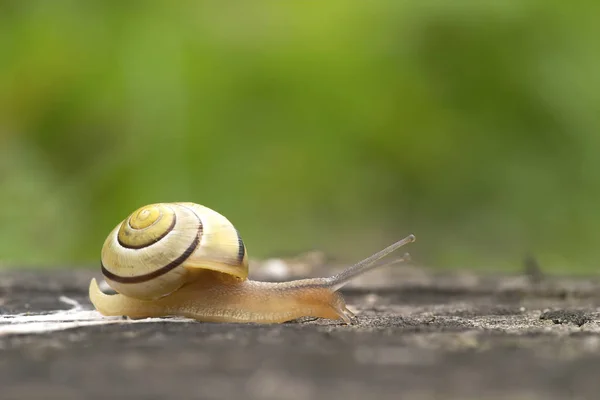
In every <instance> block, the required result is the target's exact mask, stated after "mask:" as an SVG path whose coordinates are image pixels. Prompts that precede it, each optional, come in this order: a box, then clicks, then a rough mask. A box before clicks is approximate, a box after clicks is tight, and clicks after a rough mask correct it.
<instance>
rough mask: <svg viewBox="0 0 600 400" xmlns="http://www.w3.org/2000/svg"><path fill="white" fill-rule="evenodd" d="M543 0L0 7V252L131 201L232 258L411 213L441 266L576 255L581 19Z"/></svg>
mask: <svg viewBox="0 0 600 400" xmlns="http://www.w3.org/2000/svg"><path fill="white" fill-rule="evenodd" d="M597 11H600V7H598V6H597V5H595V4H594V3H590V4H589V7H588V8H587V9H581V10H578V9H577V8H576V7H573V6H571V5H568V4H567V3H564V5H562V3H561V5H559V6H550V3H548V2H545V1H541V0H538V1H504V2H489V1H462V2H461V1H459V2H419V1H414V2H411V1H401V2H399V1H391V0H390V1H375V2H356V3H348V2H341V1H332V2H318V3H317V2H314V3H313V2H281V3H273V4H270V3H269V4H267V3H258V2H239V3H236V4H230V3H227V4H226V3H220V2H206V3H204V2H196V3H187V2H181V3H175V5H173V4H169V3H161V2H126V3H123V4H121V3H119V2H74V1H56V2H43V1H27V2H5V3H2V4H1V5H0V184H1V186H0V187H1V190H2V192H1V193H2V196H1V197H0V260H3V261H4V262H5V263H7V264H9V263H12V264H14V263H17V264H38V265H53V264H61V263H62V264H64V263H71V264H76V263H88V262H89V263H91V264H93V265H95V264H97V261H96V260H97V259H98V257H99V250H100V247H101V245H102V242H103V240H104V238H105V237H106V235H107V234H108V232H109V231H110V229H112V228H113V227H114V226H115V225H116V224H117V223H118V222H119V221H120V220H122V219H123V218H124V217H125V216H126V215H127V214H128V213H130V212H131V211H133V210H134V209H135V208H137V207H139V206H141V205H143V204H147V203H152V202H161V201H194V202H198V203H201V204H204V205H206V206H209V207H211V208H214V209H215V210H217V211H219V212H221V213H223V214H224V215H226V216H227V217H228V218H230V219H231V220H232V221H233V222H234V223H235V225H236V226H237V227H238V228H239V230H240V232H241V233H242V235H243V237H244V239H245V241H246V242H247V245H248V247H249V251H250V253H251V255H252V256H255V257H263V256H271V255H277V254H287V253H298V252H302V251H306V250H311V249H322V250H325V251H327V252H329V253H331V254H333V255H336V256H339V257H341V258H343V259H344V260H347V261H353V260H355V259H357V258H360V257H363V256H366V255H368V254H369V253H371V252H374V251H376V250H378V249H379V248H380V247H382V246H384V245H387V244H389V243H390V242H391V241H393V240H396V239H398V238H399V237H401V236H404V235H406V234H408V233H414V234H415V235H416V236H417V243H415V244H413V245H411V249H410V252H411V254H412V255H413V258H414V259H415V260H416V261H417V262H419V263H421V264H426V265H432V266H440V267H456V266H472V267H480V268H486V267H489V268H509V269H511V268H513V269H514V268H521V264H522V260H523V257H524V256H525V255H526V254H530V253H531V254H534V255H535V256H536V257H538V258H539V259H540V260H541V262H542V265H543V266H544V267H548V268H553V269H555V270H565V269H568V270H569V271H571V270H579V271H591V270H593V268H594V267H595V265H596V263H595V260H596V259H597V258H598V256H600V254H599V253H600V250H598V247H597V246H596V243H597V242H598V239H600V229H598V227H599V226H600V213H599V212H598V207H597V204H598V203H599V202H598V200H600V185H599V178H600V172H599V171H600V157H598V156H597V153H598V150H599V145H600V135H599V134H598V129H599V128H600V121H599V120H598V111H597V105H598V104H600V103H599V100H600V99H599V93H600V91H599V89H600V72H599V71H600V59H598V55H597V54H598V52H597V47H598V38H600V27H599V26H600V25H598V24H597V23H596V22H595V21H593V19H594V15H597V14H596V13H595V12H597Z"/></svg>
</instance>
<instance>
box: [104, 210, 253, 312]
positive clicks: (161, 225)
mask: <svg viewBox="0 0 600 400" xmlns="http://www.w3.org/2000/svg"><path fill="white" fill-rule="evenodd" d="M101 260H102V273H103V275H104V278H105V280H106V282H107V283H108V284H109V285H110V286H111V287H112V288H113V289H114V290H115V291H117V292H119V293H121V294H123V295H125V296H129V297H134V298H138V299H142V300H151V299H156V298H160V297H163V296H166V295H168V294H169V293H172V292H173V291H175V290H177V289H179V288H180V287H181V286H182V285H183V284H185V283H186V282H187V281H188V280H189V279H191V278H192V277H193V276H194V275H195V274H194V272H195V271H198V270H200V269H210V270H213V271H218V272H223V273H226V274H229V275H233V276H235V277H238V278H240V279H246V278H247V277H248V256H247V252H246V247H245V246H244V242H243V241H242V238H241V237H240V235H239V233H238V231H237V230H236V229H235V227H234V226H233V225H232V224H231V222H229V220H228V219H227V218H225V217H224V216H223V215H221V214H219V213H217V212H216V211H213V210H211V209H210V208H207V207H204V206H201V205H199V204H194V203H157V204H150V205H147V206H144V207H141V208H139V209H137V210H136V211H134V212H133V213H132V214H131V215H129V216H128V217H127V218H126V219H125V220H124V221H123V222H121V223H120V224H119V225H117V226H116V227H115V228H114V229H113V230H112V231H111V232H110V234H109V235H108V237H107V238H106V240H105V242H104V245H103V247H102V254H101Z"/></svg>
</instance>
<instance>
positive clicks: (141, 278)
mask: <svg viewBox="0 0 600 400" xmlns="http://www.w3.org/2000/svg"><path fill="white" fill-rule="evenodd" d="M194 215H195V216H196V218H198V231H197V232H196V237H194V240H193V241H192V243H191V244H190V245H189V246H188V248H187V249H185V251H184V252H183V254H182V255H180V256H179V257H177V258H176V259H175V260H173V261H171V262H170V263H168V264H167V265H165V266H164V267H161V268H159V269H157V270H155V271H152V272H149V273H147V274H144V275H137V276H120V275H116V274H114V273H112V272H110V271H109V270H107V269H106V267H105V266H104V264H103V263H102V261H100V266H101V269H102V274H104V276H105V277H106V278H108V279H110V280H113V281H115V282H118V283H142V282H147V281H149V280H151V279H155V278H158V277H159V276H162V275H164V274H166V273H167V272H169V271H172V270H174V269H175V268H177V267H178V266H180V265H181V264H183V262H184V261H185V260H187V259H188V257H189V256H190V255H191V254H192V253H193V252H194V250H196V247H198V244H200V237H201V236H202V233H203V232H204V225H203V224H202V220H201V219H200V216H198V214H196V213H195V212H194Z"/></svg>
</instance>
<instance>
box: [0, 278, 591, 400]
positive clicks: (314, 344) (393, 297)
mask: <svg viewBox="0 0 600 400" xmlns="http://www.w3.org/2000/svg"><path fill="white" fill-rule="evenodd" d="M319 272H323V273H324V272H325V271H315V274H318V273H319ZM92 276H96V277H98V273H97V272H96V271H92V272H89V271H79V272H73V271H52V272H43V273H42V272H31V271H7V272H2V273H0V388H1V389H0V399H2V400H9V399H38V398H39V399H42V398H47V399H62V400H68V399H88V400H91V399H106V398H127V399H166V398H169V399H175V398H187V399H191V398H198V399H282V400H287V399H289V400H304V399H346V400H354V399H361V400H362V399H366V398H376V399H380V400H384V399H399V398H402V399H545V400H548V399H572V398H577V399H597V398H598V393H600V379H598V376H599V372H598V371H600V316H599V315H600V314H599V311H600V308H598V307H599V306H600V284H599V283H598V282H597V281H595V280H593V279H580V280H577V279H558V278H553V279H550V278H544V277H541V278H539V277H538V278H539V279H541V280H540V281H539V282H536V283H534V282H532V281H531V279H529V278H528V277H526V276H516V277H493V276H488V277H479V276H476V275H471V274H460V275H454V276H442V275H440V276H435V275H430V274H428V273H426V272H424V271H423V270H419V269H416V268H415V269H410V268H407V269H395V270H393V271H391V270H388V271H386V272H380V273H376V272H374V273H373V274H370V275H369V277H368V278H365V280H363V281H360V282H358V283H357V284H355V285H353V286H351V287H349V288H348V290H346V291H345V292H344V293H345V297H346V299H347V301H348V303H349V304H350V305H351V306H353V307H354V310H356V311H357V314H358V318H357V321H356V324H355V325H352V326H345V325H342V324H340V323H339V322H332V321H327V320H311V319H306V320H303V321H294V322H290V323H286V324H282V325H273V326H259V325H250V324H249V325H234V324H206V323H197V322H193V321H178V320H171V319H162V320H155V321H153V322H148V321H146V322H138V323H130V322H128V321H127V320H124V319H120V321H118V322H115V323H111V324H102V325H92V326H80V327H74V326H76V325H77V321H75V322H74V324H73V325H70V326H67V325H65V323H67V322H69V321H68V320H69V318H72V317H73V316H75V315H78V316H82V315H83V316H86V315H93V312H91V313H90V310H91V305H90V303H89V301H88V300H87V297H86V294H87V285H88V283H89V279H90V278H91V277H92ZM57 310H63V311H57ZM68 310H71V311H68ZM61 312H62V313H63V314H61ZM85 313H87V314H85ZM57 316H58V317H57ZM44 318H45V319H46V322H44V323H43V324H41V325H40V323H39V321H40V320H44ZM86 318H87V317H85V318H81V319H80V320H79V322H82V321H84V320H86ZM57 319H59V320H60V319H62V320H61V321H56V320H57ZM73 319H75V320H76V319H77V318H73ZM91 319H96V320H97V319H100V317H98V316H94V317H93V318H91ZM87 320H88V321H89V320H90V319H87ZM35 321H38V322H37V324H38V325H34V324H35V323H36V322H35ZM49 321H50V322H49ZM52 321H53V322H52ZM71 322H72V321H71ZM61 323H62V325H61ZM28 324H29V325H28ZM35 326H37V327H38V328H35ZM44 326H47V327H48V328H47V330H46V331H44ZM40 327H41V328H40ZM9 328H10V329H9ZM15 328H18V329H15ZM64 328H68V329H64ZM11 329H12V331H11ZM28 330H29V331H28Z"/></svg>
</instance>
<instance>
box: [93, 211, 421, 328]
mask: <svg viewBox="0 0 600 400" xmlns="http://www.w3.org/2000/svg"><path fill="white" fill-rule="evenodd" d="M414 240H415V237H414V235H409V236H407V237H406V238H404V239H402V240H400V241H398V242H396V243H394V244H392V245H390V246H388V247H386V248H385V249H383V250H381V251H380V252H378V253H375V254H373V255H372V256H370V257H368V258H366V259H364V260H362V261H361V262H359V263H357V264H354V265H353V266H351V267H349V268H347V269H346V270H344V271H342V272H341V273H340V274H337V275H334V276H330V277H325V278H311V279H298V280H293V281H289V282H260V281H254V280H249V279H248V272H249V266H248V253H247V249H246V246H245V244H244V242H243V240H242V238H241V236H240V234H239V232H238V231H237V229H236V228H235V227H234V226H233V224H232V223H231V222H230V221H229V220H228V219H227V218H226V217H224V216H223V215H221V214H219V213H217V212H216V211H214V210H211V209H210V208H207V207H204V206H202V205H199V204H195V203H189V202H179V203H156V204H150V205H147V206H144V207H141V208H139V209H138V210H136V211H134V212H133V213H132V214H131V215H129V216H128V217H127V218H126V219H125V220H124V221H122V222H121V223H119V224H118V225H117V226H116V227H115V228H114V229H113V230H112V231H111V232H110V233H109V235H108V237H107V238H106V240H105V242H104V245H103V247H102V252H101V271H102V274H103V277H104V279H105V281H106V282H107V284H108V285H109V286H110V287H111V288H112V289H114V290H115V291H116V292H117V294H113V295H109V294H105V293H103V292H102V291H101V290H100V288H99V287H98V284H97V282H96V280H95V279H92V281H91V282H90V287H89V297H90V300H91V302H92V304H93V305H94V307H95V308H96V310H97V311H99V312H100V313H101V314H102V315H106V316H127V317H129V318H134V319H138V318H149V317H164V316H182V317H187V318H193V319H196V320H198V321H205V322H254V323H282V322H286V321H290V320H293V319H297V318H300V317H304V316H311V317H320V318H328V319H333V320H337V319H342V320H343V321H344V322H346V323H351V318H352V316H353V314H352V313H351V312H350V311H349V310H348V308H347V307H346V304H345V301H344V299H343V297H342V295H341V294H340V293H339V292H338V290H339V289H340V288H341V287H342V286H343V285H344V284H346V283H347V282H349V281H350V280H351V279H352V278H354V277H355V276H357V275H360V274H362V273H364V272H366V271H368V270H370V269H372V268H375V267H377V266H379V265H378V264H376V262H377V261H378V260H379V259H381V258H383V257H385V256H386V255H387V254H389V253H391V252H392V251H394V250H396V249H397V248H399V247H401V246H403V245H405V244H407V243H410V242H413V241H414ZM404 260H405V259H404V258H401V259H399V260H397V261H404Z"/></svg>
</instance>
